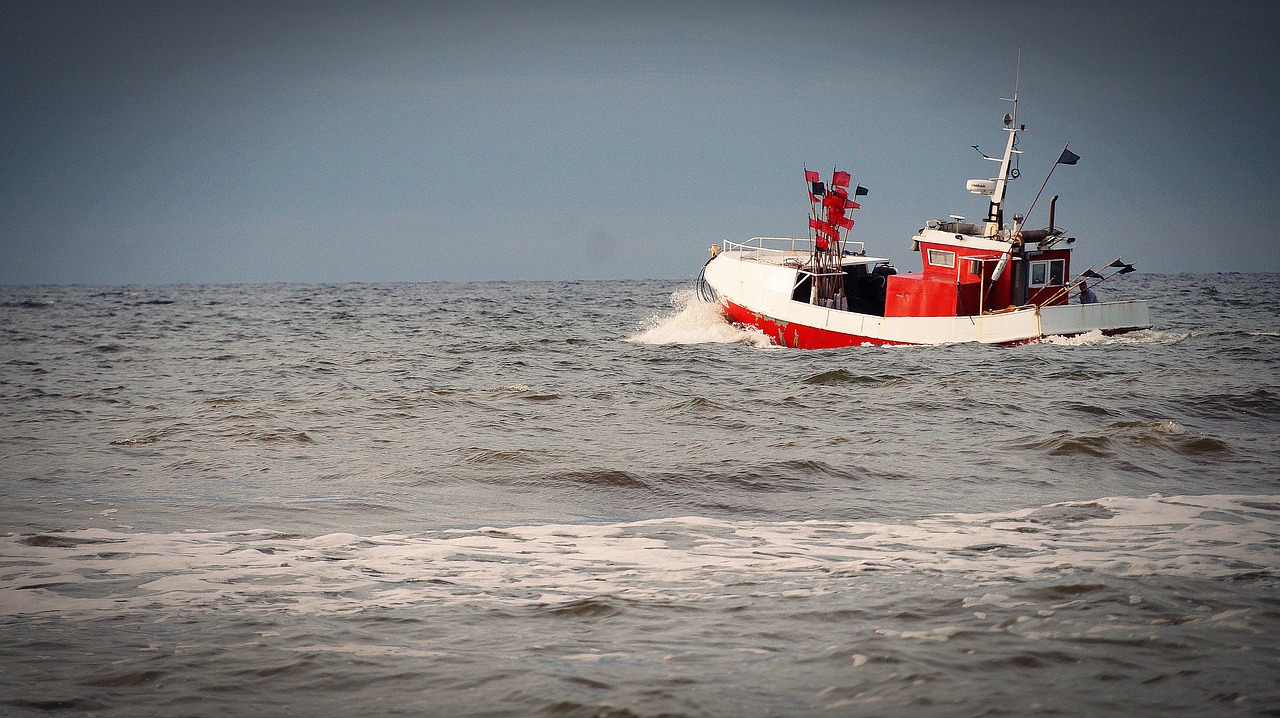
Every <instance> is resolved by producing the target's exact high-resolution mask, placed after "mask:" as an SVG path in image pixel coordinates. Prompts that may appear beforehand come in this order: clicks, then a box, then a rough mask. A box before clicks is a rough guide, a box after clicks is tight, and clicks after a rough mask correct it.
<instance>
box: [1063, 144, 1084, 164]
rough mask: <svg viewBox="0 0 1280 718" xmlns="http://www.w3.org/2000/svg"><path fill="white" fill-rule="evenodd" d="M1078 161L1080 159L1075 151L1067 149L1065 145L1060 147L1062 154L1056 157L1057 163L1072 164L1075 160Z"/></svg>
mask: <svg viewBox="0 0 1280 718" xmlns="http://www.w3.org/2000/svg"><path fill="white" fill-rule="evenodd" d="M1079 161H1080V155H1078V154H1076V153H1074V152H1072V151H1071V150H1069V149H1067V148H1066V147H1063V148H1062V156H1061V157H1059V158H1058V164H1060V165H1073V164H1075V163H1076V162H1079Z"/></svg>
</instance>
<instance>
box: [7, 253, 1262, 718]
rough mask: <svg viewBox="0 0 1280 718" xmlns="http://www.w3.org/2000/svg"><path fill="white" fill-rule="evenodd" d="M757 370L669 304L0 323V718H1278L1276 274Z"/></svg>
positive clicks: (1109, 291)
mask: <svg viewBox="0 0 1280 718" xmlns="http://www.w3.org/2000/svg"><path fill="white" fill-rule="evenodd" d="M1098 292H1099V295H1100V296H1101V299H1102V300H1103V301H1106V300H1108V299H1132V298H1146V299H1148V300H1150V302H1151V313H1152V317H1153V321H1154V324H1155V326H1154V327H1153V328H1152V329H1151V330H1147V331H1141V332H1136V333H1132V334H1128V335H1124V336H1121V337H1114V338H1107V337H1102V336H1100V335H1085V336H1082V337H1076V338H1072V339H1066V340H1054V341H1046V342H1042V343H1038V344H1033V345H1029V346H1022V347H988V346H978V345H957V346H939V347H907V348H871V347H864V348H848V349H839V350H826V351H802V350H793V349H784V348H777V347H772V346H770V345H769V344H768V342H767V340H766V339H765V338H764V337H763V336H761V335H760V334H758V333H754V332H751V331H746V330H743V329H740V328H737V327H734V326H731V325H729V324H728V323H726V322H725V321H724V320H723V319H722V318H721V317H720V315H719V314H718V312H716V311H715V310H714V308H713V307H711V306H709V305H706V304H701V303H699V302H698V301H697V300H696V298H695V294H694V292H693V289H692V282H688V281H685V282H670V281H648V282H621V281H619V282H546V283H478V284H448V283H436V284H386V285H378V284H360V285H234V286H148V287H79V286H77V287H4V288H0V400H2V403H0V407H2V408H0V457H2V458H0V492H3V494H2V495H3V501H2V502H0V534H2V535H0V622H2V626H3V627H2V630H0V713H4V714H6V715H30V716H44V715H100V716H138V715H201V716H204V715H276V714H290V713H291V714H295V715H314V716H349V715H379V716H381V715H387V716H393V715H409V716H434V715H440V716H539V715H540V716H563V717H586V716H614V717H625V716H656V715H667V716H808V715H815V716H827V715H875V716H920V715H939V716H952V715H1013V716H1021V715H1184V716H1202V715H1280V577H1278V574H1277V571H1278V570H1280V485H1278V483H1280V482H1278V479H1280V378H1278V377H1280V320H1278V319H1277V317H1278V316H1280V275H1275V274H1253V275H1240V274H1234V275H1178V276H1144V275H1141V274H1138V275H1130V276H1127V277H1122V278H1117V279H1115V280H1112V281H1111V282H1108V283H1105V284H1103V285H1102V286H1100V287H1098Z"/></svg>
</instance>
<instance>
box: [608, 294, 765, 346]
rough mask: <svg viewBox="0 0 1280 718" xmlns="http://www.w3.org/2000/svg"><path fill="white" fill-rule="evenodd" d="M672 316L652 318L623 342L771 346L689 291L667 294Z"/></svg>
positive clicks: (762, 338)
mask: <svg viewBox="0 0 1280 718" xmlns="http://www.w3.org/2000/svg"><path fill="white" fill-rule="evenodd" d="M671 305H672V306H673V307H675V310H676V311H675V313H674V314H662V315H655V316H653V317H650V318H649V319H647V320H645V321H644V322H643V323H642V330H641V331H640V332H639V333H638V334H635V335H633V336H630V337H627V341H629V342H635V343H637V344H735V343H736V344H746V345H748V346H753V347H761V348H764V347H771V346H773V344H772V342H770V341H769V338H768V337H766V336H765V335H764V333H763V332H761V331H759V330H757V329H744V328H742V327H739V326H736V325H734V324H732V323H730V322H729V320H728V319H726V318H725V316H724V313H723V312H722V311H721V310H720V307H719V306H718V305H716V304H711V303H709V302H703V301H700V300H699V299H698V295H697V293H696V292H695V291H694V290H692V289H680V290H677V291H676V292H674V293H672V295H671Z"/></svg>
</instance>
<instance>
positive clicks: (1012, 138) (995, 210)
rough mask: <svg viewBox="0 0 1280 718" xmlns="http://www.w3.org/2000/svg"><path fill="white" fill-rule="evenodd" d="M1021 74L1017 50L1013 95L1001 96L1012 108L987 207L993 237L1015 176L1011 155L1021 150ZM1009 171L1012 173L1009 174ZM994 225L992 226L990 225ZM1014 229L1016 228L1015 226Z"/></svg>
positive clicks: (1007, 120)
mask: <svg viewBox="0 0 1280 718" xmlns="http://www.w3.org/2000/svg"><path fill="white" fill-rule="evenodd" d="M1021 76H1022V50H1018V62H1017V65H1016V67H1015V69H1014V73H1013V97H1001V98H1000V99H1001V100H1004V101H1005V102H1012V103H1013V109H1012V111H1010V112H1006V113H1005V115H1004V131H1005V132H1008V133H1009V141H1008V142H1007V143H1006V144H1005V148H1004V157H1003V158H1001V160H1000V174H999V175H998V176H997V177H996V187H995V191H994V192H993V193H992V194H991V205H990V206H989V207H988V208H987V232H986V234H987V236H990V237H994V236H996V235H997V234H999V232H1000V229H1001V228H1002V227H1003V226H1004V194H1005V190H1006V189H1007V185H1008V184H1009V180H1010V179H1016V178H1017V174H1016V172H1017V169H1016V168H1013V167H1011V165H1012V164H1013V156H1014V155H1020V154H1022V152H1021V151H1020V150H1018V149H1017V147H1018V133H1019V132H1020V131H1022V130H1024V129H1026V128H1025V127H1024V126H1022V125H1019V124H1018V83H1019V81H1020V80H1021ZM1011 172H1012V173H1013V174H1012V175H1011ZM992 225H994V226H992ZM1014 229H1017V228H1016V227H1015V228H1014Z"/></svg>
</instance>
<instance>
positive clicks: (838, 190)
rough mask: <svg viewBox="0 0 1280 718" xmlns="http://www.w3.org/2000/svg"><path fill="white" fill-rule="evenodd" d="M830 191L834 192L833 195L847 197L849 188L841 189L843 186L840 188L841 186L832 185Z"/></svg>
mask: <svg viewBox="0 0 1280 718" xmlns="http://www.w3.org/2000/svg"><path fill="white" fill-rule="evenodd" d="M831 193H832V194H834V195H835V196H837V197H846V198H847V197H848V196H849V190H847V189H843V188H841V187H832V188H831Z"/></svg>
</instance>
